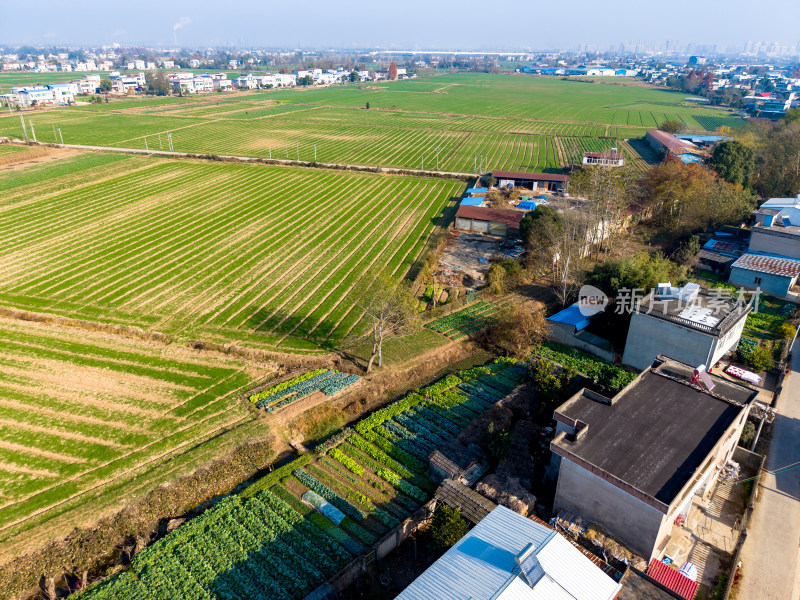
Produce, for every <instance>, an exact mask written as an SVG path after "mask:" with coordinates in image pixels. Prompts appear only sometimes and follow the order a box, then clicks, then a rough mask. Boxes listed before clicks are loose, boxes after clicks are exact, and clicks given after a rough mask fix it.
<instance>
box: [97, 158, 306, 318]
mask: <svg viewBox="0 0 800 600" xmlns="http://www.w3.org/2000/svg"><path fill="white" fill-rule="evenodd" d="M256 175H257V176H258V175H261V177H256V179H254V180H247V181H245V180H238V181H237V182H236V183H235V184H232V185H230V184H229V181H231V182H232V181H236V179H235V176H234V174H232V173H226V174H225V178H223V179H217V180H211V179H209V180H208V181H207V182H205V183H206V185H204V186H194V187H193V189H192V190H191V192H190V193H188V194H187V195H186V196H185V198H186V200H187V202H186V203H185V213H184V214H185V216H186V218H185V219H184V223H185V225H183V226H180V227H177V228H173V227H174V226H172V224H173V222H175V221H177V222H180V221H181V215H180V214H178V215H174V214H173V213H167V214H165V221H166V222H165V223H164V227H163V229H162V230H161V231H160V232H159V235H160V237H156V238H155V239H153V240H150V239H143V240H141V241H140V242H139V243H137V244H130V243H129V244H128V248H129V250H128V251H127V252H126V253H125V255H129V256H130V258H127V259H125V260H123V261H121V263H122V264H123V265H125V264H127V263H132V264H130V265H129V270H128V273H129V275H130V276H129V278H128V279H130V283H129V284H127V285H125V286H119V285H116V284H115V282H114V281H113V279H111V280H109V278H108V276H109V275H112V274H113V272H114V271H115V270H116V267H117V264H119V263H120V260H119V259H117V260H116V261H115V260H114V254H115V251H114V249H113V247H112V248H110V249H109V250H110V251H111V252H110V253H109V259H110V260H109V261H108V265H109V266H108V268H107V269H105V270H104V271H102V272H101V274H102V275H104V279H102V280H101V281H100V282H99V283H98V284H96V285H95V286H93V287H90V288H88V289H87V290H86V292H87V293H85V294H84V295H83V299H84V301H85V302H87V303H91V302H97V303H101V304H109V305H111V306H121V307H123V308H124V307H126V306H132V305H133V306H137V305H136V303H135V301H136V298H138V297H139V296H135V297H134V298H131V297H130V296H131V295H132V294H135V293H136V292H137V291H139V290H141V289H142V288H148V289H146V290H145V291H144V292H143V293H142V294H140V296H141V295H143V294H147V293H149V292H152V291H155V289H156V288H155V287H153V286H155V285H156V283H157V282H158V280H157V279H155V278H156V277H158V276H160V269H168V272H169V273H173V274H174V276H175V277H180V278H183V277H184V274H183V272H182V271H181V267H182V266H183V264H184V263H188V262H192V261H194V260H195V259H196V258H197V257H198V256H199V254H191V255H187V254H186V251H185V249H186V248H187V247H192V246H197V247H200V248H204V247H207V246H211V247H212V248H214V250H216V249H217V248H216V246H215V243H216V244H219V240H220V236H221V235H222V236H223V237H222V238H221V239H225V238H224V234H227V233H228V231H229V230H235V229H236V227H238V226H239V222H245V221H246V220H247V219H248V218H251V217H257V203H258V200H259V198H260V197H261V196H260V190H259V188H258V187H257V186H258V184H259V183H260V182H261V181H262V180H263V179H265V178H266V176H267V174H259V173H257V174H256ZM291 181H292V180H289V183H291ZM254 186H255V189H254ZM221 188H224V189H225V193H226V194H230V195H236V194H238V193H244V192H249V193H253V199H252V201H251V202H250V205H248V204H245V205H243V206H241V208H242V209H243V210H242V212H241V213H238V212H237V213H235V214H230V210H229V208H228V207H227V206H226V205H225V204H224V202H223V203H221V202H220V201H219V194H220V191H219V190H220V189H221ZM274 189H275V188H271V189H269V190H267V193H269V192H271V191H273V190H274ZM204 191H207V192H209V193H208V195H207V196H206V201H205V202H204V203H203V204H200V205H197V204H194V201H195V200H196V198H197V194H198V192H199V193H200V194H202V193H203V192H204ZM254 192H255V193H254ZM182 199H183V197H182V198H181V200H182ZM266 208H271V207H270V205H269V204H268V205H267V206H266ZM248 211H250V212H248ZM198 223H203V224H205V223H209V224H211V227H210V229H199V228H198ZM257 223H258V221H256V222H255V223H254V225H257ZM133 234H134V235H135V232H133ZM137 246H138V247H137ZM154 247H156V248H157V251H156V252H155V254H149V260H148V261H142V254H143V253H145V252H151V248H154ZM124 249H125V248H124V247H123V250H124ZM182 256H183V257H185V259H184V260H183V261H178V262H176V259H179V258H181V257H182ZM115 262H116V264H115ZM155 265H163V267H160V269H159V268H155V269H154V268H153V267H154V266H155ZM90 275H92V274H91V273H90ZM109 290H110V292H109ZM103 292H106V293H105V295H103ZM138 307H141V303H140V304H139V305H138Z"/></svg>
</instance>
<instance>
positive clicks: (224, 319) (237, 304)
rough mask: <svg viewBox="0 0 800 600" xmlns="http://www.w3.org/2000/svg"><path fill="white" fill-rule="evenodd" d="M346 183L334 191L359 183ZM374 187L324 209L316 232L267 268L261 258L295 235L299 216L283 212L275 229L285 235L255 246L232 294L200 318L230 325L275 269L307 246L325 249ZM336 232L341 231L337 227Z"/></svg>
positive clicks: (257, 293) (343, 192)
mask: <svg viewBox="0 0 800 600" xmlns="http://www.w3.org/2000/svg"><path fill="white" fill-rule="evenodd" d="M345 183H346V184H347V187H346V188H344V189H343V190H342V191H341V192H339V189H338V188H336V187H335V188H333V190H332V191H333V192H334V193H336V194H338V193H341V194H342V195H345V194H350V193H351V189H353V188H354V187H356V186H357V184H358V183H359V182H358V181H357V180H350V181H346V180H345V179H341V180H340V181H339V182H337V184H336V185H337V186H338V185H344V184H345ZM374 183H375V182H373V184H374ZM372 190H374V188H372V187H370V188H366V189H362V190H361V191H360V192H359V193H358V195H356V202H355V203H354V204H353V205H345V204H344V203H340V204H339V205H338V206H337V207H336V208H334V209H333V210H327V211H325V217H323V218H322V219H320V221H318V223H317V227H315V233H313V234H312V235H311V236H309V237H308V238H307V239H306V240H305V241H304V242H302V243H301V244H300V246H298V247H296V248H294V249H292V251H291V252H290V253H286V254H283V256H282V258H281V259H280V260H277V261H273V262H272V263H271V264H270V265H269V267H267V268H266V269H264V267H263V266H261V264H260V263H261V261H265V260H267V259H268V257H271V256H272V255H273V252H280V250H281V249H282V248H284V247H286V246H285V244H286V242H287V241H288V240H289V239H290V236H293V235H294V232H293V231H292V230H291V222H292V221H294V220H295V219H296V216H295V215H294V214H286V215H284V217H283V218H281V219H280V220H278V221H277V222H276V223H275V226H274V229H275V230H280V229H281V228H284V233H283V235H281V236H278V237H277V238H273V239H270V240H269V242H267V243H266V245H265V246H264V247H257V248H255V252H256V253H255V254H254V255H253V256H251V257H250V258H248V259H247V262H245V264H244V265H242V266H243V267H244V268H246V269H247V270H246V272H245V273H244V274H243V277H242V280H241V281H231V284H233V285H235V286H236V290H235V291H233V292H232V296H229V299H228V300H227V302H226V303H225V305H223V306H218V307H216V308H215V310H214V312H213V314H210V315H209V314H208V313H206V314H205V315H203V316H202V317H201V320H202V321H203V322H204V323H206V324H213V325H216V326H218V327H225V326H226V325H228V324H229V323H230V322H231V321H233V320H234V319H235V317H237V316H238V315H239V314H241V313H242V312H243V311H245V310H247V308H248V307H250V306H251V305H252V304H253V303H254V302H256V301H257V299H258V297H259V295H260V294H261V293H262V292H260V291H258V289H259V288H262V287H266V285H267V284H266V282H267V280H268V279H269V277H270V276H271V275H272V274H273V272H275V271H277V270H279V269H281V268H282V267H284V265H287V266H288V265H290V264H292V259H293V258H295V255H297V256H298V260H300V259H299V257H301V256H306V255H307V253H308V251H307V250H306V247H311V248H314V247H316V248H317V249H324V242H325V241H326V240H327V239H328V238H327V237H323V236H324V234H325V233H326V232H328V231H329V230H330V229H331V225H332V224H335V223H338V222H339V220H340V219H341V217H342V216H345V215H347V214H349V213H350V212H354V211H357V210H358V208H357V207H358V204H357V202H358V201H359V200H360V199H361V197H363V196H365V195H368V194H369V193H371V192H372ZM335 198H336V196H334V195H331V196H330V201H329V203H328V204H325V205H323V206H324V207H325V208H330V207H331V206H333V204H334V203H335ZM300 208H301V209H304V208H305V207H304V206H302V205H301V206H300ZM336 233H337V234H338V231H337V232H336ZM234 327H238V325H234Z"/></svg>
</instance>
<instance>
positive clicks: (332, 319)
mask: <svg viewBox="0 0 800 600" xmlns="http://www.w3.org/2000/svg"><path fill="white" fill-rule="evenodd" d="M462 191H463V187H462V186H459V185H454V186H453V187H452V188H450V189H449V190H448V191H447V192H446V193H445V194H443V195H441V196H440V198H441V200H440V203H437V204H433V206H432V207H431V208H430V209H429V212H428V213H427V214H426V215H425V218H424V219H421V220H420V221H419V224H418V225H417V228H416V229H415V230H414V231H412V232H410V233H409V234H408V236H407V238H406V242H405V244H404V245H405V246H409V250H408V251H407V253H406V255H405V256H403V257H402V258H401V259H400V260H399V261H397V264H396V266H395V268H394V271H393V272H392V274H393V275H394V276H397V275H399V274H401V273H402V274H403V275H404V274H405V273H407V272H408V269H409V268H410V267H411V264H412V260H409V258H408V257H409V256H411V253H413V252H414V249H415V248H418V249H419V251H418V252H417V255H418V254H419V252H422V250H423V248H425V244H426V243H427V241H428V238H429V236H430V235H432V234H433V232H434V230H435V229H436V226H435V225H434V224H433V223H431V222H430V221H432V220H433V218H434V217H436V216H438V215H439V214H440V213H442V212H444V207H445V205H446V204H447V203H448V202H451V201H453V200H454V198H456V197H458V196H460V195H461V193H462ZM426 230H427V231H428V234H427V235H426V234H425V231H426ZM415 239H416V242H415V241H414V240H415ZM395 256H396V257H399V253H398V254H396V255H395ZM414 259H416V256H414ZM390 265H391V262H390ZM336 312H338V313H339V314H338V315H337V314H336ZM362 317H363V311H359V310H358V308H357V306H356V305H353V306H351V307H350V308H349V309H345V308H344V307H343V306H342V305H341V303H340V304H338V305H337V306H336V307H335V309H334V311H332V312H331V313H329V314H327V315H326V317H325V320H324V321H322V320H320V321H319V322H318V323H317V324H316V325H315V326H314V328H313V329H312V330H311V331H309V334H314V333H317V328H318V327H322V330H321V334H322V335H323V336H324V337H325V339H328V340H329V339H331V338H333V337H337V338H344V337H346V336H348V335H350V334H351V333H352V332H353V330H354V328H355V327H356V325H357V324H358V323H359V322H360V321H361V319H362ZM326 323H330V325H324V324H326ZM337 332H338V333H337Z"/></svg>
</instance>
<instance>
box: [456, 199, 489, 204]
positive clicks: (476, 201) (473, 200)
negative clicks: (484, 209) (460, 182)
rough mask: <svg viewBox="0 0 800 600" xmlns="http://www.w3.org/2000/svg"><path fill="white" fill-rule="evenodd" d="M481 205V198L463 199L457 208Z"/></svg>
mask: <svg viewBox="0 0 800 600" xmlns="http://www.w3.org/2000/svg"><path fill="white" fill-rule="evenodd" d="M481 204H483V198H464V199H463V200H462V201H461V203H460V204H459V206H480V205H481Z"/></svg>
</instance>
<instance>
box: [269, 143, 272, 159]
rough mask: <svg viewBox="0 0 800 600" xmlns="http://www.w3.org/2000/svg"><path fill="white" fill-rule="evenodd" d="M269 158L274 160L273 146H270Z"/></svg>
mask: <svg viewBox="0 0 800 600" xmlns="http://www.w3.org/2000/svg"><path fill="white" fill-rule="evenodd" d="M269 159H270V160H272V146H270V147H269Z"/></svg>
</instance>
